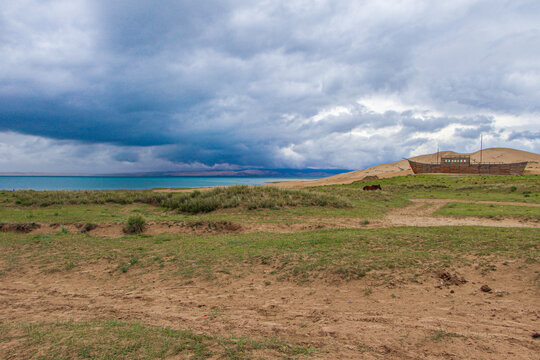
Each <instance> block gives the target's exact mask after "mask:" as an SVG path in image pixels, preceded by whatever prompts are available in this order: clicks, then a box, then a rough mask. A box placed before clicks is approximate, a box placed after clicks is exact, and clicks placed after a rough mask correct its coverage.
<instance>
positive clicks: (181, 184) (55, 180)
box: [0, 176, 300, 190]
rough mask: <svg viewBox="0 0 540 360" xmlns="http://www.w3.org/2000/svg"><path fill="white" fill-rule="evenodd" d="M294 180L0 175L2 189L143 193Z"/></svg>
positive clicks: (0, 187)
mask: <svg viewBox="0 0 540 360" xmlns="http://www.w3.org/2000/svg"><path fill="white" fill-rule="evenodd" d="M287 180H300V179H292V178H259V177H157V176H156V177H123V176H117V177H115V176H0V189H2V190H26V189H32V190H143V189H155V188H194V187H204V186H225V185H261V184H267V183H270V182H276V181H287Z"/></svg>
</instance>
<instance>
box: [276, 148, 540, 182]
mask: <svg viewBox="0 0 540 360" xmlns="http://www.w3.org/2000/svg"><path fill="white" fill-rule="evenodd" d="M445 155H470V156H471V161H473V162H480V151H477V152H475V153H471V154H461V153H456V152H453V151H441V152H440V153H439V155H438V156H439V157H440V156H445ZM411 160H415V161H420V162H433V163H435V162H437V153H433V154H427V155H420V156H415V157H412V158H411ZM522 161H528V162H529V164H528V165H527V167H526V168H525V174H535V175H539V174H540V155H539V154H534V153H531V152H527V151H521V150H515V149H507V148H491V149H485V150H483V151H482V162H492V163H513V162H522ZM412 174H413V172H412V170H411V169H410V168H409V163H408V161H407V160H399V161H395V162H392V163H388V164H381V165H376V166H373V167H370V168H368V169H364V170H356V171H351V172H348V173H343V174H339V175H335V176H330V177H327V178H323V179H316V180H303V181H286V182H280V183H275V184H272V186H278V187H281V188H303V187H310V186H324V185H337V184H350V183H353V182H355V181H360V180H362V179H364V178H365V177H366V176H377V177H378V178H379V179H384V178H390V177H396V176H405V175H412Z"/></svg>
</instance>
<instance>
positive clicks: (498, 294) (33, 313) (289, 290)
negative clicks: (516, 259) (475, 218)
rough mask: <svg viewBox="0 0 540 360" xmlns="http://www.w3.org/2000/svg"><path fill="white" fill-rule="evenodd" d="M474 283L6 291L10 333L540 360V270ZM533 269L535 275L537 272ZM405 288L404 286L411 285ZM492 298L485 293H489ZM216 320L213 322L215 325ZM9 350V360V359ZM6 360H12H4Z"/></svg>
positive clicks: (269, 280)
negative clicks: (44, 326) (112, 333)
mask: <svg viewBox="0 0 540 360" xmlns="http://www.w3.org/2000/svg"><path fill="white" fill-rule="evenodd" d="M496 266H497V268H502V269H501V270H504V271H495V272H491V273H490V274H489V275H488V276H482V275H481V274H480V273H479V271H478V270H476V269H475V268H474V267H467V268H461V269H459V272H460V273H461V274H464V275H465V277H466V280H468V282H467V283H465V284H463V285H459V286H455V285H453V286H445V285H444V284H442V283H441V279H439V278H438V277H437V276H436V275H435V274H427V275H425V276H423V277H421V278H417V282H410V281H403V279H402V278H400V276H401V275H402V274H393V276H396V278H395V279H394V280H392V281H389V282H388V281H385V282H384V283H381V282H380V280H377V277H376V276H375V277H371V276H367V277H366V278H364V279H362V280H357V281H352V282H346V283H343V282H342V283H334V284H332V283H328V282H324V281H318V282H313V283H309V284H307V285H298V284H296V283H289V282H280V281H276V280H275V279H274V278H273V277H272V275H270V272H271V270H272V268H271V267H260V266H259V267H257V268H253V269H251V273H252V275H250V277H249V278H243V279H238V278H236V277H223V278H220V279H218V280H216V281H213V282H205V281H201V282H196V283H193V284H190V285H186V284H185V283H184V282H182V281H175V280H174V279H171V280H163V279H162V278H160V275H159V274H156V273H150V274H148V273H146V274H145V273H143V272H141V273H140V274H132V275H129V273H126V274H114V276H113V277H111V276H110V275H109V274H105V272H104V269H103V267H100V266H99V265H95V266H93V267H92V268H85V269H84V271H77V270H76V269H75V270H74V271H72V272H69V273H67V274H66V273H55V274H43V273H40V272H39V270H38V269H34V268H31V267H30V268H29V269H28V270H27V271H26V272H25V273H24V274H13V273H9V274H8V275H7V276H4V277H3V278H2V284H1V285H0V318H1V319H3V321H4V322H7V323H13V324H16V323H21V322H23V323H29V322H42V321H46V322H49V321H52V322H56V321H69V320H75V321H92V320H99V319H119V320H126V321H130V320H135V321H141V322H142V323H145V324H150V325H159V326H166V327H172V328H184V329H187V328H189V329H193V330H194V331H197V332H203V333H206V334H216V335H224V336H230V335H232V334H234V335H235V336H249V337H251V338H270V337H274V338H275V337H277V338H281V339H285V340H286V341H293V342H295V343H300V344H309V345H311V346H314V347H317V348H320V349H323V350H324V351H323V352H320V353H316V354H315V356H314V357H313V358H316V359H337V358H339V359H359V358H362V359H418V358H425V359H470V358H475V359H495V358H500V359H502V358H504V359H537V355H538V352H539V351H540V341H539V340H534V339H532V338H531V334H532V333H533V332H535V331H538V330H539V327H538V324H539V321H540V311H539V309H538V306H537V305H538V303H537V300H538V298H539V296H540V293H539V290H538V288H537V287H535V285H534V281H535V280H534V279H535V276H536V274H535V273H534V271H538V270H540V267H539V266H538V265H537V264H533V265H529V266H528V267H527V266H523V264H520V263H506V265H503V264H496ZM531 266H535V268H532V267H531ZM403 276H405V274H403ZM483 284H489V286H490V287H491V288H493V291H492V292H490V293H484V292H482V291H480V289H479V288H480V286H481V285H483ZM205 315H207V316H206V317H205ZM7 350H8V349H5V348H4V349H3V350H2V346H1V344H0V355H1V354H2V351H6V352H7ZM0 357H1V356H0Z"/></svg>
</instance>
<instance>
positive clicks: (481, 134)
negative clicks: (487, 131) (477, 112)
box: [480, 134, 483, 164]
mask: <svg viewBox="0 0 540 360" xmlns="http://www.w3.org/2000/svg"><path fill="white" fill-rule="evenodd" d="M482 136H483V134H480V164H481V163H482Z"/></svg>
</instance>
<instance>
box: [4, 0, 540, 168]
mask: <svg viewBox="0 0 540 360" xmlns="http://www.w3.org/2000/svg"><path fill="white" fill-rule="evenodd" d="M538 16H540V7H539V5H538V3H537V2H535V1H472V0H471V1H466V2H455V3H448V4H446V3H440V4H433V3H431V2H427V1H421V0H418V1H413V0H410V1H396V2H380V1H315V2H306V1H286V2H285V1H283V2H281V1H272V2H253V1H233V0H229V1H211V0H209V1H204V2H195V1H182V2H179V1H160V2H154V1H137V2H133V1H103V2H92V1H85V0H73V1H68V0H55V1H48V2H39V1H30V0H24V1H17V2H8V3H5V2H4V3H2V5H0V53H1V54H2V56H1V57H0V131H3V132H6V133H9V134H11V133H12V132H17V133H21V134H27V135H32V136H34V135H35V136H41V137H46V138H48V139H53V140H68V141H74V143H75V144H76V143H81V144H87V145H88V144H96V146H98V145H107V146H108V145H110V144H112V145H114V146H115V147H114V148H113V147H111V148H107V150H106V151H105V150H103V151H102V154H104V155H103V161H107V159H112V160H115V161H120V162H128V163H134V164H135V163H141V164H142V163H143V162H144V161H147V163H152V161H151V160H148V159H149V158H150V157H154V158H155V159H157V160H159V161H164V163H163V164H169V163H170V164H190V163H200V164H205V165H210V166H212V165H214V164H222V163H227V164H238V165H243V166H248V165H249V166H267V167H274V166H286V167H287V166H320V167H329V166H336V167H359V166H363V165H365V164H366V163H365V161H363V160H361V159H362V157H363V156H364V155H367V154H371V153H373V152H374V151H377V150H376V149H379V150H380V151H379V155H377V156H379V157H381V158H380V160H381V161H384V160H392V159H394V158H396V157H397V158H399V157H402V156H407V155H408V154H409V153H411V152H414V151H415V149H418V148H421V146H423V145H426V144H429V143H430V142H431V141H434V139H435V138H439V140H438V141H446V140H447V139H444V138H443V137H444V136H448V135H444V133H445V132H444V131H445V129H452V127H453V129H454V130H452V131H447V132H446V133H451V134H453V136H457V137H459V138H460V139H461V140H459V141H463V142H457V141H456V142H454V143H455V144H459V145H462V146H465V147H466V146H469V145H470V144H472V143H473V142H474V140H475V138H476V137H478V136H479V134H480V133H484V134H485V133H487V134H491V136H492V137H493V139H495V138H496V139H498V141H503V140H504V139H507V140H508V141H513V140H514V139H518V138H519V136H521V137H525V138H527V139H528V140H530V141H529V143H528V145H527V146H529V149H530V150H538V148H539V146H540V145H538V138H539V136H538V125H537V124H535V123H534V121H533V120H527V121H525V122H522V123H521V125H514V124H512V123H510V124H508V123H504V124H503V123H498V122H497V119H496V117H497V114H503V115H505V114H510V115H512V116H515V117H518V118H519V117H520V116H521V115H522V114H525V115H528V117H527V118H528V119H531V116H530V114H531V113H533V114H534V113H536V112H538V111H540V100H539V99H540V75H539V74H540V66H539V65H538V62H537V58H538V57H539V56H540V48H539V47H538V46H534V45H535V44H537V43H538V42H539V40H540V27H539V26H538V22H537V19H538ZM372 95H375V96H376V97H378V98H382V99H394V100H397V102H400V103H402V105H401V106H397V107H395V108H394V107H392V106H393V105H392V104H391V105H389V106H384V107H382V108H378V107H377V104H374V103H370V101H368V100H366V101H364V100H363V99H366V98H370V97H371V96H372ZM403 104H405V105H403ZM339 109H341V110H339ZM498 124H499V125H498ZM501 124H502V125H501ZM510 130H511V131H512V133H511V135H508V136H506V137H505V136H501V134H500V133H501V131H507V132H508V131H510ZM519 134H524V135H519ZM448 143H449V144H451V143H452V142H451V141H449V142H448ZM70 144H73V143H70ZM87 145H85V146H87ZM51 146H53V145H51ZM70 146H71V145H70ZM124 147H129V150H124V149H123V148H124ZM137 147H138V148H139V149H138V150H137V149H135V148H137ZM144 148H147V149H150V150H148V151H146V150H144ZM51 149H52V147H51ZM114 149H116V150H114ZM456 150H459V149H456ZM21 151H24V149H22V150H21ZM51 151H52V150H51ZM109 151H111V152H112V153H111V154H110V156H109V157H107V156H106V155H105V154H108V153H109ZM115 152H116V153H115ZM142 152H144V153H145V154H146V155H145V156H139V155H138V154H139V153H142ZM160 164H161V163H160ZM145 166H146V165H145Z"/></svg>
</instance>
